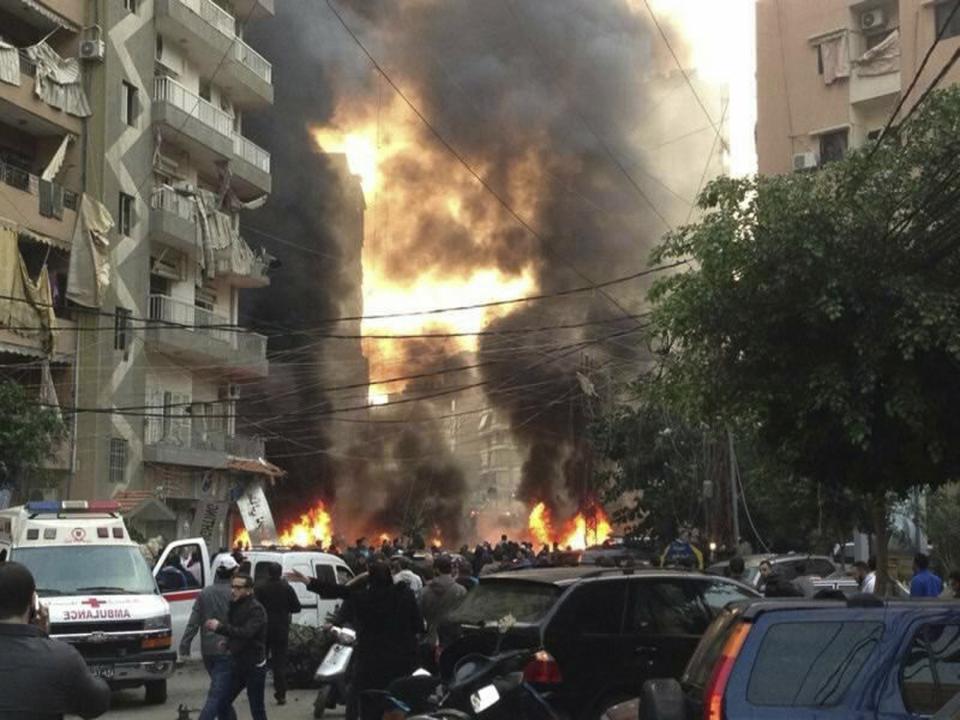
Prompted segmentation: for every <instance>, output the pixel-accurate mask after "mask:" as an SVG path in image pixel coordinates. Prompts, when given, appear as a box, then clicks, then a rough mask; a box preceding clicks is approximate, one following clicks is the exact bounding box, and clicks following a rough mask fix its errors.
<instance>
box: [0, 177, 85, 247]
mask: <svg viewBox="0 0 960 720" xmlns="http://www.w3.org/2000/svg"><path fill="white" fill-rule="evenodd" d="M54 188H55V189H56V190H57V192H62V193H63V207H62V208H61V210H60V211H58V212H59V214H60V217H59V218H58V217H47V216H46V215H42V214H41V213H40V178H39V177H38V176H36V175H32V174H31V173H29V172H27V171H25V170H21V169H20V168H17V167H14V166H13V165H7V164H4V163H2V162H0V214H2V215H3V216H5V217H8V218H9V219H11V220H13V221H14V222H16V223H17V224H19V225H20V226H21V227H23V228H25V229H27V230H30V231H32V232H35V233H37V234H39V235H44V236H46V237H48V238H50V239H51V240H52V241H53V243H54V244H55V245H57V246H58V247H60V248H62V249H64V250H68V249H69V248H70V245H71V243H72V242H73V228H74V225H75V224H76V220H77V204H78V202H79V198H78V197H77V194H76V193H74V192H71V191H69V190H64V189H63V188H61V187H60V186H58V185H56V184H55V185H54Z"/></svg>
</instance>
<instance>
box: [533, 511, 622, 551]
mask: <svg viewBox="0 0 960 720" xmlns="http://www.w3.org/2000/svg"><path fill="white" fill-rule="evenodd" d="M588 516H589V520H588ZM527 527H528V528H529V530H530V535H531V537H532V539H533V540H534V541H535V542H536V543H537V544H538V545H553V544H554V543H557V544H558V545H559V546H560V547H561V548H568V547H569V548H572V549H574V550H584V549H585V548H587V547H588V546H590V545H600V544H601V543H603V542H604V541H606V540H607V539H608V538H609V537H610V535H611V527H610V520H609V518H607V515H606V513H605V512H604V511H603V508H601V507H600V506H598V505H594V506H592V507H591V508H589V509H588V510H586V512H584V511H580V512H578V513H577V514H576V516H574V517H573V518H572V519H570V520H568V521H567V522H566V523H564V525H563V528H562V529H561V530H560V531H559V532H556V531H554V528H553V518H552V516H551V514H550V510H549V508H547V506H546V503H542V502H540V503H537V504H536V505H534V507H533V510H531V511H530V518H529V520H528V522H527Z"/></svg>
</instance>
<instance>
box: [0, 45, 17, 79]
mask: <svg viewBox="0 0 960 720" xmlns="http://www.w3.org/2000/svg"><path fill="white" fill-rule="evenodd" d="M0 82H5V83H6V84H7V85H16V86H17V87H20V51H19V50H18V49H17V48H16V47H14V46H13V45H10V44H9V43H6V42H4V41H3V40H0Z"/></svg>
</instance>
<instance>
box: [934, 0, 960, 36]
mask: <svg viewBox="0 0 960 720" xmlns="http://www.w3.org/2000/svg"><path fill="white" fill-rule="evenodd" d="M958 3H960V0H945V2H938V3H937V4H936V5H935V6H934V7H935V10H936V12H935V13H934V14H935V15H936V20H937V32H938V33H939V32H940V30H941V29H942V28H943V27H944V26H946V29H945V30H944V32H943V37H945V38H949V37H956V36H957V35H960V9H958V10H957V11H956V12H954V8H956V7H957V4H958ZM951 14H952V15H953V17H951Z"/></svg>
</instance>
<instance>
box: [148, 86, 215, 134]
mask: <svg viewBox="0 0 960 720" xmlns="http://www.w3.org/2000/svg"><path fill="white" fill-rule="evenodd" d="M153 99H154V100H155V101H157V102H168V103H170V104H171V105H173V106H175V107H177V108H179V109H180V110H183V112H185V113H186V114H187V115H189V116H190V117H194V118H196V119H197V120H199V121H200V122H202V123H203V124H204V125H206V126H207V127H210V128H212V129H213V130H216V131H217V132H218V133H220V134H221V135H225V136H226V137H233V135H234V133H233V118H232V117H231V116H230V115H229V114H227V113H225V112H224V111H223V110H221V109H220V108H218V107H217V106H215V105H213V104H211V103H210V102H208V101H206V100H204V99H203V98H202V97H200V96H199V95H197V94H196V93H194V92H191V91H190V90H187V88H185V87H184V86H183V85H181V84H180V83H178V82H177V81H176V80H173V79H172V78H168V77H158V78H154V94H153Z"/></svg>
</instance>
